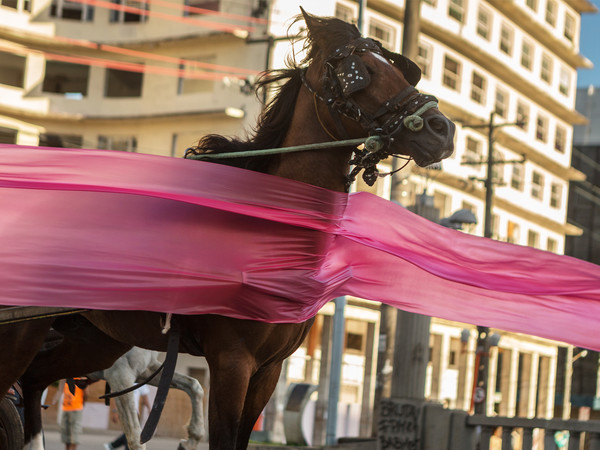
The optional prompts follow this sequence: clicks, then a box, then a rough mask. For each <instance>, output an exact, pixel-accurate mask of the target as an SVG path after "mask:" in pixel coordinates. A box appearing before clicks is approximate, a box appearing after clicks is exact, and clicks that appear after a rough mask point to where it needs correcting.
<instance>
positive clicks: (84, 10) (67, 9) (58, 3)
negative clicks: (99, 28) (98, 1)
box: [50, 0, 94, 22]
mask: <svg viewBox="0 0 600 450" xmlns="http://www.w3.org/2000/svg"><path fill="white" fill-rule="evenodd" d="M50 15H51V16H52V17H58V18H61V19H69V20H81V21H84V22H91V21H92V20H94V7H93V6H89V5H84V4H82V3H77V2H70V1H69V0H52V3H51V4H50Z"/></svg>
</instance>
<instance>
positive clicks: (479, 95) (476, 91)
mask: <svg viewBox="0 0 600 450" xmlns="http://www.w3.org/2000/svg"><path fill="white" fill-rule="evenodd" d="M485 85H486V83H485V78H483V76H481V75H479V74H478V73H477V72H473V75H472V77H471V100H473V101H475V102H477V103H479V104H481V105H483V104H484V103H485Z"/></svg>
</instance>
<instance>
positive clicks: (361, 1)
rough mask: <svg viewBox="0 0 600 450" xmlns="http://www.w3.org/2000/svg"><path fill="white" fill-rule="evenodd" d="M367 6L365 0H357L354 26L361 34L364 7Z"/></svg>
mask: <svg viewBox="0 0 600 450" xmlns="http://www.w3.org/2000/svg"><path fill="white" fill-rule="evenodd" d="M366 8H367V0H358V18H357V20H356V27H357V28H358V31H360V34H363V32H364V31H365V30H364V23H365V9H366Z"/></svg>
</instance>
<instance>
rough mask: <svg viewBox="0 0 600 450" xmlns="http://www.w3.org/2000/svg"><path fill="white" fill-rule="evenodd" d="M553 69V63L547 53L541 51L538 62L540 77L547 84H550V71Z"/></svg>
mask: <svg viewBox="0 0 600 450" xmlns="http://www.w3.org/2000/svg"><path fill="white" fill-rule="evenodd" d="M553 70H554V64H553V61H552V58H551V57H550V55H548V54H547V53H542V59H541V62H540V78H541V79H542V81H545V82H546V83H548V84H550V85H551V84H552V71H553Z"/></svg>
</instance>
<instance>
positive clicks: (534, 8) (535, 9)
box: [527, 0, 538, 11]
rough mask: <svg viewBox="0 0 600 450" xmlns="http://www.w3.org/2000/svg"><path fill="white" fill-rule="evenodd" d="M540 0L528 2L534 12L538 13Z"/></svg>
mask: <svg viewBox="0 0 600 450" xmlns="http://www.w3.org/2000/svg"><path fill="white" fill-rule="evenodd" d="M537 2H538V0H527V6H529V7H530V8H531V9H532V10H533V11H537V7H538V4H537Z"/></svg>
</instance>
